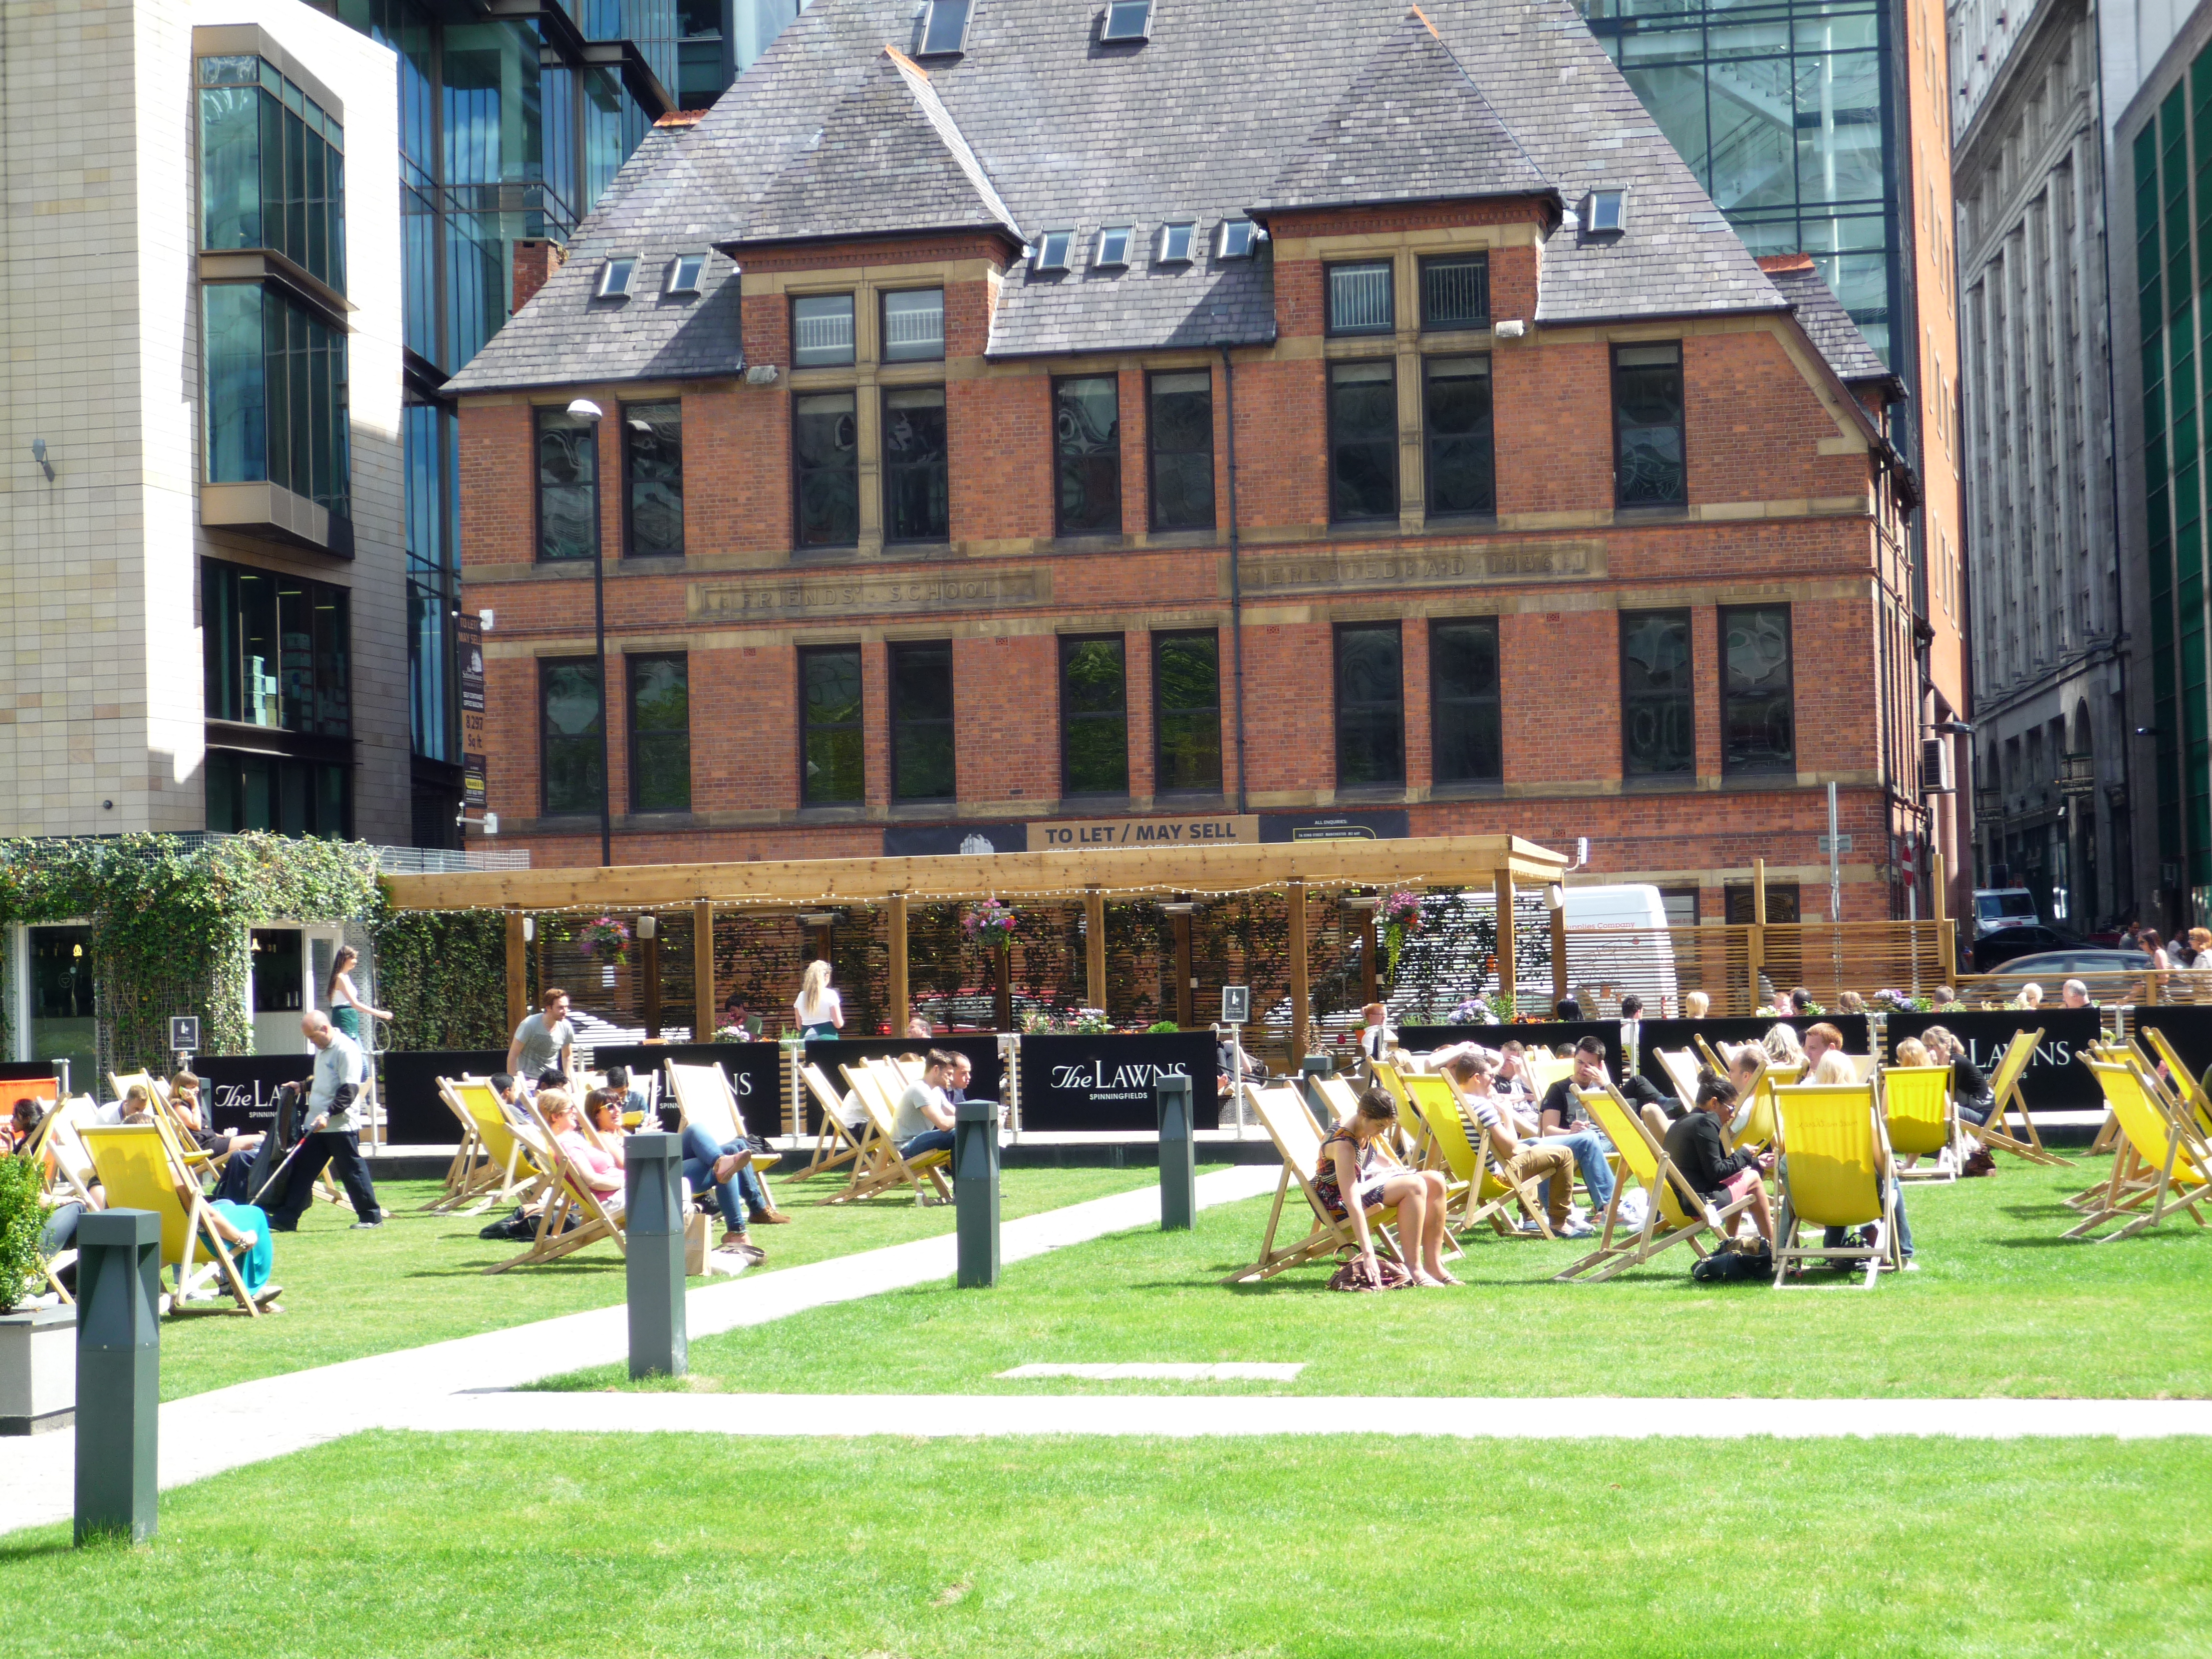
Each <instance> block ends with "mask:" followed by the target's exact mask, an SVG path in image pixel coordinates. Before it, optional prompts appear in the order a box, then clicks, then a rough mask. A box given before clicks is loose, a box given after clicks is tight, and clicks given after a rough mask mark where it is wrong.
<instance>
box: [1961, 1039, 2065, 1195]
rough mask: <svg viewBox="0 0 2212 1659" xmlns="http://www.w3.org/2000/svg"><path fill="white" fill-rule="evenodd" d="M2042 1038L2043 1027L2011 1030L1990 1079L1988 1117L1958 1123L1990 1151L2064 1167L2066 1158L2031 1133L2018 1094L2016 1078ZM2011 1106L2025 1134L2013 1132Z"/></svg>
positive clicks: (2023, 1102) (2032, 1127)
mask: <svg viewBox="0 0 2212 1659" xmlns="http://www.w3.org/2000/svg"><path fill="white" fill-rule="evenodd" d="M2042 1041H2043V1030H2042V1028H2040V1027H2039V1028H2038V1029H2037V1030H2033V1031H2015V1032H2014V1033H2013V1037H2012V1041H2011V1042H2008V1043H2007V1044H2006V1045H2005V1051H2004V1053H2003V1054H2002V1055H2001V1056H1999V1058H1998V1060H1997V1069H1996V1073H1995V1074H1994V1075H1993V1076H1992V1077H1991V1078H1990V1102H1991V1104H1990V1118H1989V1121H1988V1122H1986V1123H1976V1122H1975V1121H1973V1120H1972V1118H1961V1119H1960V1124H1961V1126H1962V1127H1964V1128H1965V1129H1966V1132H1967V1133H1969V1134H1971V1135H1972V1136H1973V1138H1974V1139H1977V1140H1978V1141H1980V1142H1981V1143H1982V1145H1983V1146H1986V1147H1988V1148H1989V1149H1990V1152H2000V1151H2002V1152H2010V1153H2011V1154H2012V1155H2013V1156H2014V1157H2015V1158H2026V1159H2027V1161H2028V1162H2029V1163H2031V1164H2054V1165H2057V1167H2059V1168H2062V1169H2063V1168H2064V1167H2065V1164H2066V1160H2065V1159H2064V1158H2061V1157H2059V1156H2058V1155H2057V1153H2056V1152H2052V1151H2051V1149H2050V1148H2048V1147H2047V1146H2045V1145H2044V1144H2043V1137H2042V1136H2041V1135H2039V1134H2038V1133H2036V1132H2035V1120H2034V1119H2033V1117H2031V1116H2029V1115H2028V1110H2027V1097H2025V1096H2024V1095H2022V1094H2021V1087H2020V1080H2021V1078H2023V1077H2025V1076H2026V1075H2027V1068H2028V1066H2029V1065H2030V1064H2031V1063H2032V1062H2033V1060H2034V1059H2035V1050H2036V1048H2037V1047H2038V1045H2039V1044H2040V1043H2041V1042H2042ZM2015 1109H2017V1110H2018V1111H2019V1113H2020V1127H2021V1132H2022V1133H2023V1134H2025V1136H2026V1137H2027V1138H2026V1139H2021V1135H2016V1134H2015V1133H2013V1129H2012V1124H2011V1121H2010V1118H2011V1115H2012V1113H2013V1111H2014V1110H2015Z"/></svg>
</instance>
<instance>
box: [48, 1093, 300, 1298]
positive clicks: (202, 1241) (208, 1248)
mask: <svg viewBox="0 0 2212 1659" xmlns="http://www.w3.org/2000/svg"><path fill="white" fill-rule="evenodd" d="M82 1137H83V1140H84V1146H85V1150H86V1151H87V1152H89V1153H90V1154H91V1155H92V1161H93V1164H94V1167H96V1168H97V1169H98V1170H99V1171H100V1186H101V1187H102V1188H104V1189H105V1190H106V1194H107V1207H108V1208H110V1209H112V1210H151V1211H152V1212H154V1213H155V1215H157V1216H159V1217H161V1266H162V1267H167V1268H168V1269H170V1270H171V1272H172V1273H173V1274H174V1275H175V1285H176V1288H175V1290H174V1291H173V1292H172V1294H171V1295H170V1297H169V1300H168V1308H167V1311H168V1312H171V1313H175V1312H178V1311H179V1310H181V1309H182V1308H183V1307H184V1305H185V1301H186V1299H187V1298H188V1297H191V1296H192V1295H193V1294H194V1293H195V1292H197V1291H200V1290H202V1289H204V1288H205V1287H206V1286H207V1285H210V1283H212V1284H216V1285H221V1286H222V1289H224V1290H226V1291H229V1292H230V1296H231V1299H232V1301H234V1302H235V1303H236V1304H238V1310H239V1311H240V1313H243V1314H244V1315H246V1317H247V1318H249V1319H251V1318H253V1317H255V1316H258V1313H259V1312H260V1310H259V1308H258V1307H257V1306H256V1305H255V1304H254V1299H253V1297H251V1296H250V1295H248V1294H247V1293H246V1280H245V1279H243V1278H241V1277H240V1274H239V1271H238V1263H237V1262H236V1261H234V1260H233V1259H232V1258H231V1255H230V1253H229V1252H228V1251H227V1250H225V1249H223V1248H222V1243H221V1242H220V1241H219V1240H218V1239H217V1238H216V1234H215V1229H214V1227H213V1225H211V1224H210V1221H209V1216H210V1206H209V1204H208V1200H207V1196H206V1194H204V1193H202V1192H201V1191H200V1183H199V1181H198V1179H197V1177H196V1176H194V1175H193V1174H192V1172H191V1170H190V1169H188V1168H187V1167H186V1166H185V1158H184V1149H183V1148H182V1147H181V1146H179V1145H178V1144H177V1141H176V1138H175V1137H174V1136H173V1135H172V1134H171V1133H169V1126H168V1125H167V1122H166V1121H163V1120H162V1119H161V1118H160V1117H158V1116H157V1117H155V1120H154V1121H152V1122H151V1123H133V1124H118V1123H100V1124H94V1125H93V1126H91V1127H88V1128H86V1129H84V1130H82ZM277 1293H278V1292H277V1289H276V1286H275V1285H268V1286H264V1288H263V1291H262V1298H261V1299H262V1300H263V1301H264V1302H267V1301H270V1300H271V1299H273V1298H274V1297H276V1295H277Z"/></svg>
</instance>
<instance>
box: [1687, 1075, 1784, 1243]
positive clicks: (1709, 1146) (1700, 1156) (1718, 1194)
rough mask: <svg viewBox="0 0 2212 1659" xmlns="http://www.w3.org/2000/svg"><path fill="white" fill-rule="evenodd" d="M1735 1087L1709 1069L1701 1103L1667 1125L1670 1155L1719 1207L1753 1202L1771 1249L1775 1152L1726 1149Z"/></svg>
mask: <svg viewBox="0 0 2212 1659" xmlns="http://www.w3.org/2000/svg"><path fill="white" fill-rule="evenodd" d="M1735 1101H1736V1091H1735V1084H1733V1083H1731V1082H1729V1079H1726V1078H1724V1077H1715V1076H1714V1075H1713V1074H1712V1073H1710V1072H1708V1073H1705V1076H1704V1077H1702V1078H1700V1079H1699V1080H1698V1097H1697V1103H1696V1104H1695V1105H1694V1106H1693V1107H1692V1109H1690V1111H1689V1112H1688V1113H1686V1115H1684V1116H1683V1117H1682V1119H1681V1120H1680V1121H1679V1122H1676V1123H1672V1124H1669V1125H1668V1127H1667V1140H1666V1147H1667V1157H1668V1160H1669V1161H1670V1162H1671V1163H1672V1164H1674V1167H1675V1168H1676V1169H1677V1170H1680V1171H1681V1174H1682V1178H1683V1179H1684V1180H1686V1181H1687V1182H1689V1183H1690V1186H1691V1188H1692V1189H1693V1190H1694V1191H1695V1192H1696V1193H1697V1194H1698V1196H1699V1198H1701V1199H1703V1200H1705V1202H1706V1203H1708V1204H1710V1205H1711V1206H1713V1208H1714V1209H1716V1210H1725V1209H1727V1208H1728V1207H1729V1206H1730V1205H1731V1204H1733V1203H1735V1201H1736V1200H1738V1199H1742V1198H1747V1199H1749V1200H1751V1218H1752V1225H1754V1226H1756V1227H1757V1228H1758V1229H1759V1237H1760V1238H1761V1239H1762V1240H1764V1241H1765V1244H1766V1248H1767V1249H1768V1250H1769V1251H1771V1250H1772V1249H1773V1248H1774V1212H1773V1210H1772V1208H1771V1206H1769V1205H1768V1203H1767V1200H1766V1181H1765V1175H1766V1172H1767V1170H1771V1169H1772V1168H1773V1167H1774V1154H1773V1153H1771V1152H1749V1151H1744V1152H1723V1150H1722V1149H1721V1148H1722V1142H1721V1125H1722V1124H1723V1123H1724V1122H1725V1121H1728V1119H1729V1116H1730V1115H1732V1114H1733V1113H1734V1112H1735Z"/></svg>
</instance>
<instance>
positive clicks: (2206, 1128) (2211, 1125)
mask: <svg viewBox="0 0 2212 1659" xmlns="http://www.w3.org/2000/svg"><path fill="white" fill-rule="evenodd" d="M2142 1036H2143V1041H2144V1042H2146V1043H2147V1044H2148V1045H2149V1048H2150V1051H2151V1053H2152V1054H2154V1055H2156V1056H2157V1057H2158V1059H2159V1060H2161V1061H2163V1062H2164V1063H2165V1066H2166V1074H2167V1076H2168V1077H2170V1078H2171V1079H2172V1088H2173V1092H2174V1095H2175V1097H2176V1098H2178V1099H2179V1100H2180V1101H2181V1102H2182V1103H2184V1104H2185V1105H2186V1106H2187V1107H2188V1108H2189V1110H2190V1112H2191V1115H2193V1116H2194V1117H2195V1118H2196V1120H2197V1127H2198V1128H2199V1129H2200V1130H2202V1131H2203V1133H2205V1134H2207V1135H2212V1095H2208V1094H2207V1093H2206V1092H2205V1090H2204V1082H2203V1079H2201V1078H2199V1077H2198V1076H2197V1074H2196V1073H2193V1072H2191V1070H2190V1069H2189V1067H2188V1066H2187V1065H2186V1064H2185V1062H2184V1061H2183V1060H2182V1058H2181V1056H2180V1054H2178V1053H2177V1052H2175V1049H2174V1047H2173V1045H2172V1043H2171V1042H2167V1041H2166V1033H2165V1032H2163V1031H2161V1030H2159V1029H2158V1028H2157V1027H2156V1026H2151V1027H2149V1028H2148V1029H2147V1030H2145V1031H2144V1032H2143V1034H2142Z"/></svg>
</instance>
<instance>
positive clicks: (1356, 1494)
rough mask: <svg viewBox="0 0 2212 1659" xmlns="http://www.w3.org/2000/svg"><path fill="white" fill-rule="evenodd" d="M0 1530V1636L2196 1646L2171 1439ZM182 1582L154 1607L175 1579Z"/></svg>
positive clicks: (876, 1643)
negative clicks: (76, 1538)
mask: <svg viewBox="0 0 2212 1659" xmlns="http://www.w3.org/2000/svg"><path fill="white" fill-rule="evenodd" d="M67 1537H68V1534H67V1531H66V1529H65V1528H43V1529H41V1530H40V1531H37V1532H33V1533H26V1534H17V1535H15V1536H13V1537H10V1538H8V1539H5V1540H0V1583H5V1584H6V1585H7V1587H8V1601H9V1612H8V1616H7V1619H6V1620H5V1621H4V1623H0V1652H5V1653H7V1654H9V1655H11V1656H12V1655H16V1654H21V1655H26V1656H28V1655H33V1654H48V1653H117V1652H125V1651H149V1650H154V1649H155V1645H156V1644H158V1650H159V1651H160V1652H161V1654H163V1655H164V1656H165V1659H193V1656H201V1655H208V1656H223V1659H228V1656H231V1655H234V1654H238V1653H241V1652H250V1653H253V1654H257V1655H267V1656H270V1659H286V1656H293V1655H313V1656H317V1659H342V1656H349V1655H362V1656H386V1655H392V1654H403V1653H404V1654H408V1655H410V1656H414V1655H420V1656H426V1659H447V1656H452V1659H477V1656H501V1659H503V1656H507V1655H513V1654H525V1653H546V1654H582V1653H591V1654H597V1655H605V1656H610V1659H614V1656H628V1655H653V1656H678V1655H701V1656H714V1659H726V1656H732V1655H787V1656H792V1659H819V1656H831V1655H835V1656H875V1659H883V1656H893V1655H895V1656H900V1659H923V1656H936V1655H945V1656H955V1655H957V1656H973V1655H999V1654H1004V1655H1018V1656H1021V1659H1046V1656H1057V1655H1083V1656H1109V1659H1130V1656H1143V1655H1161V1656H1175V1659H1183V1656H1198V1655H1204V1656H1214V1655H1238V1656H1251V1659H1257V1656H1312V1659H1340V1656H1352V1655H1359V1656H1365V1655H1388V1656H1392V1659H1405V1656H1426V1655H1436V1656H1449V1659H1460V1656H1465V1655H1470V1654H1503V1655H1511V1656H1516V1659H1520V1656H1529V1655H1536V1654H1543V1655H1559V1656H1589V1659H1636V1656H1667V1659H1675V1656H1687V1655H1696V1656H1706V1655H1733V1654H1743V1653H1753V1652H1758V1653H1784V1654H1790V1655H1806V1656H1818V1655H1836V1656H1850V1659H1867V1656H1905V1655H1920V1654H1928V1655H1973V1656H1991V1659H1996V1656H2002V1659H2034V1656H2044V1655H2049V1656H2054V1659H2056V1656H2066V1659H2071V1656H2075V1655H2080V1654H2085V1653H2125V1654H2129V1655H2130V1656H2136V1659H2166V1656H2182V1655H2197V1654H2202V1653H2203V1651H2204V1650H2205V1647H2204V1644H2205V1634H2204V1632H2206V1630H2207V1629H2208V1628H2212V1449H2208V1448H2206V1447H2205V1446H2204V1445H2203V1443H2201V1442H2166V1443H2115V1442H2111V1441H2093V1442H2080V1443H2075V1442H2051V1441H2040V1442H2038V1441H2022V1442H2009V1443H1978V1444H1962V1443H1954V1442H1942V1441H1935V1442H1925V1443H1923V1442H1898V1441H1874V1442H1863V1441H1834V1442H1803V1441H1800V1442H1777V1441H1753V1442H1741V1443H1713V1442H1692V1441H1670V1442H1662V1443H1649V1444H1646V1443H1631V1442H1622V1441H1595V1442H1589V1443H1529V1444H1522V1445H1512V1444H1498V1443H1447V1444H1436V1443H1419V1442H1409V1441H1402V1440H1376V1439H1327V1440H1323V1439H1294V1440H1284V1439H1267V1440H1249V1441H1196V1442H1170V1443H1162V1442H1152V1441H1141V1440H1133V1441H1109V1440H1097V1439H1093V1440H1081V1439H1066V1440H1023V1441H941V1442H939V1441H933V1442H884V1441H868V1442H859V1443H838V1442H832V1441H753V1442H747V1443H744V1444H743V1445H742V1447H739V1446H736V1445H733V1444H732V1443H730V1442H726V1441H723V1440H720V1439H713V1438H703V1437H690V1436H676V1435H668V1436H649V1437H647V1436H638V1435H620V1436H605V1437H596V1436H580V1435H560V1436H539V1435H530V1436H508V1435H482V1436H406V1435H375V1436H369V1437H362V1438H357V1439H353V1440H348V1441H343V1442H339V1443H335V1444H332V1445H329V1446H325V1447H322V1448H319V1449H315V1450H313V1451H309V1452H304V1453H301V1454H300V1455H296V1456H293V1457H289V1458H285V1459H283V1460H281V1461H278V1462H272V1463H268V1464H264V1465H260V1466H258V1467H256V1468H249V1469H243V1470H239V1471H236V1472H234V1473H233V1474H228V1475H223V1476H221V1477H219V1478H217V1479H215V1480H207V1481H204V1482H202V1483H200V1484H199V1485H197V1486H191V1487H189V1488H185V1489H184V1490H182V1491H178V1492H169V1493H167V1494H165V1495H164V1497H163V1498H162V1513H161V1534H160V1537H159V1538H158V1539H157V1540H156V1541H155V1542H154V1543H153V1544H152V1545H151V1546H150V1547H145V1548H143V1549H138V1550H130V1549H125V1548H122V1547H115V1546H101V1547H94V1548H91V1549H88V1550H83V1551H73V1550H71V1549H70V1547H68V1542H67ZM180 1592H181V1593H180Z"/></svg>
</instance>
